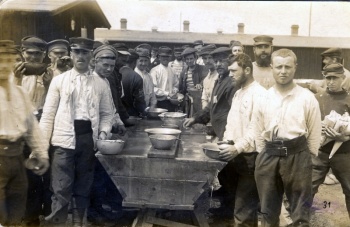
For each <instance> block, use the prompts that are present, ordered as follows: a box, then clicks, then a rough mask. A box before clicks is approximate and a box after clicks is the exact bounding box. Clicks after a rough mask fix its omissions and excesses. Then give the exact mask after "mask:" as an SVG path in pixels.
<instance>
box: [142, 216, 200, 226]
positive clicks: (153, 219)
mask: <svg viewBox="0 0 350 227" xmlns="http://www.w3.org/2000/svg"><path fill="white" fill-rule="evenodd" d="M146 221H147V222H149V223H152V224H156V225H161V226H167V227H197V226H195V225H188V224H183V223H179V222H174V221H169V220H166V219H162V218H156V217H151V216H147V217H146Z"/></svg>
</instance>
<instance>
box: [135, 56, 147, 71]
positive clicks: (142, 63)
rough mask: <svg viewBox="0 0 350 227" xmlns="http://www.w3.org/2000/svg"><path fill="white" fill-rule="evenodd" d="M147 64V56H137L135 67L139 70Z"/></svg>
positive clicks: (145, 67)
mask: <svg viewBox="0 0 350 227" xmlns="http://www.w3.org/2000/svg"><path fill="white" fill-rule="evenodd" d="M148 64H149V58H147V57H139V58H138V59H137V61H136V67H137V68H138V69H139V70H140V71H145V70H146V69H147V67H148Z"/></svg>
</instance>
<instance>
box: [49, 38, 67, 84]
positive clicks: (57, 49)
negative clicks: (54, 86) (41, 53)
mask: <svg viewBox="0 0 350 227" xmlns="http://www.w3.org/2000/svg"><path fill="white" fill-rule="evenodd" d="M68 49H69V42H68V41H67V40H65V39H56V40H52V41H51V42H49V43H48V44H47V50H48V54H47V56H48V57H49V58H50V60H51V65H50V66H49V67H48V68H47V69H48V71H49V72H50V73H51V74H52V77H55V76H58V75H60V74H61V73H64V72H65V71H67V70H70V69H71V66H70V65H71V59H70V57H69V56H68V53H69V52H68Z"/></svg>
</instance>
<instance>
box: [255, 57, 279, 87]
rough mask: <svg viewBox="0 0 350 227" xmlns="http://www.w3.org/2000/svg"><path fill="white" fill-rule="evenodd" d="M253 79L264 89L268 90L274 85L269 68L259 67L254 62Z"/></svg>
mask: <svg viewBox="0 0 350 227" xmlns="http://www.w3.org/2000/svg"><path fill="white" fill-rule="evenodd" d="M253 77H254V80H255V81H257V82H258V83H259V84H260V85H261V86H263V87H264V88H265V89H269V88H270V87H272V86H273V85H275V83H276V82H275V79H274V78H273V74H272V69H271V67H270V66H269V67H260V66H258V64H256V62H253Z"/></svg>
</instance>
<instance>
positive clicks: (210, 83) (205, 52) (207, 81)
mask: <svg viewBox="0 0 350 227" xmlns="http://www.w3.org/2000/svg"><path fill="white" fill-rule="evenodd" d="M215 49H216V46H215V44H209V45H207V46H204V47H203V48H202V49H201V50H200V51H199V53H198V55H199V56H200V57H202V59H203V62H204V65H205V67H206V68H207V69H208V70H209V72H208V75H207V76H206V77H205V78H204V80H203V92H202V98H201V99H202V109H204V108H205V107H206V106H207V105H208V104H209V101H210V98H211V93H212V91H213V88H214V84H215V81H216V80H217V78H218V76H219V74H218V72H217V71H216V67H215V62H214V59H213V56H212V55H211V54H210V53H211V52H213V51H214V50H215Z"/></svg>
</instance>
